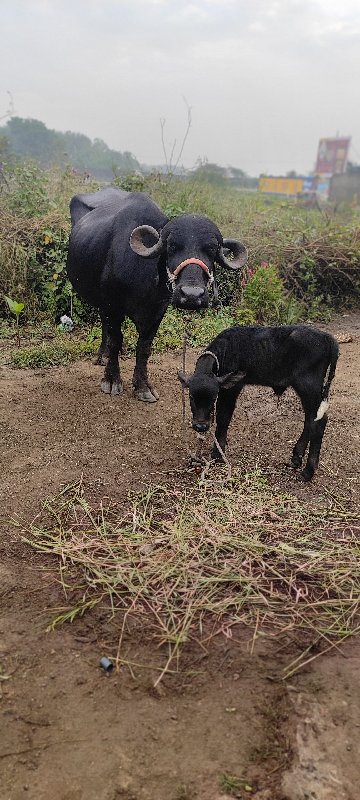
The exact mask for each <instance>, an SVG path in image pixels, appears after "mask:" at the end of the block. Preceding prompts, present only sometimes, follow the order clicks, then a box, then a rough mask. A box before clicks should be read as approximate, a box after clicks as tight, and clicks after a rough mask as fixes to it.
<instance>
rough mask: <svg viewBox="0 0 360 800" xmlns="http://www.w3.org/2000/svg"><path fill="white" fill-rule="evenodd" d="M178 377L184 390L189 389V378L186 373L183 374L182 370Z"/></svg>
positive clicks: (179, 371)
mask: <svg viewBox="0 0 360 800" xmlns="http://www.w3.org/2000/svg"><path fill="white" fill-rule="evenodd" d="M177 376H178V379H179V381H180V383H181V386H182V387H183V389H188V388H189V378H188V376H187V375H185V372H181V370H180V369H179V370H178V374H177Z"/></svg>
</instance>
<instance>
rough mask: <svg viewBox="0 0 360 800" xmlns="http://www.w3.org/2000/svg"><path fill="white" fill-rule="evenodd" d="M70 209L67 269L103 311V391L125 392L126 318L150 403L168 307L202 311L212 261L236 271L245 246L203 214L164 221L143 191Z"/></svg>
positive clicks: (102, 196)
mask: <svg viewBox="0 0 360 800" xmlns="http://www.w3.org/2000/svg"><path fill="white" fill-rule="evenodd" d="M70 212H71V222H72V231H71V235H70V242H69V252H68V260H67V271H68V276H69V279H70V281H71V283H72V285H73V287H74V289H75V290H76V291H77V293H78V294H79V295H80V297H82V298H83V299H84V300H86V301H87V302H88V303H90V304H91V305H93V306H95V307H96V308H98V309H99V312H100V317H101V322H102V339H101V345H100V349H99V352H98V357H97V363H98V364H106V366H105V373H104V379H103V381H102V384H101V389H102V391H103V392H105V393H106V394H112V395H115V394H120V393H121V392H122V381H121V377H120V368H119V352H121V347H122V341H123V336H122V332H121V326H122V323H123V322H124V319H125V317H129V318H130V319H131V320H132V321H133V322H134V323H135V326H136V329H137V331H138V334H139V338H138V342H137V348H136V365H135V370H134V375H133V385H134V388H135V393H136V396H137V397H138V399H139V400H145V401H147V402H150V403H152V402H154V401H155V400H157V399H158V394H157V392H156V390H155V389H154V388H153V387H152V385H151V383H149V380H148V374H147V362H148V359H149V356H150V352H151V345H152V341H153V339H154V336H155V334H156V332H157V330H158V327H159V325H160V322H161V320H162V318H163V316H164V314H165V311H166V309H167V307H168V305H169V303H170V302H172V304H173V305H174V306H175V307H176V308H180V309H183V310H197V309H201V308H207V306H208V305H209V292H208V289H209V286H211V284H212V283H213V282H214V265H215V262H216V263H217V264H221V265H222V266H224V267H228V268H229V269H240V268H241V267H242V266H243V265H244V264H245V262H246V258H247V251H246V248H245V247H244V245H243V244H241V242H239V241H238V240H236V239H223V238H222V235H221V233H220V231H219V229H218V228H217V226H216V225H215V224H214V223H213V222H212V221H211V220H210V219H207V218H206V217H202V216H198V215H196V214H184V215H181V216H179V217H175V219H172V220H169V219H168V218H167V217H166V216H165V214H164V213H163V212H162V211H161V210H160V208H159V207H158V206H157V205H156V204H155V203H154V202H153V201H152V200H151V199H150V198H149V197H148V196H147V195H145V194H142V193H140V192H124V191H120V190H119V189H114V188H107V189H103V190H101V191H100V192H96V193H95V194H80V195H75V197H73V198H72V200H71V202H70ZM225 252H226V255H225ZM229 255H232V258H231V260H229V258H228V256H229ZM106 356H107V357H108V359H107V361H106Z"/></svg>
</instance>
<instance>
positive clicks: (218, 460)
mask: <svg viewBox="0 0 360 800" xmlns="http://www.w3.org/2000/svg"><path fill="white" fill-rule="evenodd" d="M210 458H211V461H214V462H215V464H225V461H224V459H223V457H222V455H221V453H219V451H218V450H212V451H211V455H210Z"/></svg>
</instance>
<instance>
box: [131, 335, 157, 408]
mask: <svg viewBox="0 0 360 800" xmlns="http://www.w3.org/2000/svg"><path fill="white" fill-rule="evenodd" d="M159 324H160V323H159ZM159 324H158V325H156V328H155V329H154V328H152V330H151V332H147V333H146V334H145V333H140V335H139V339H138V343H137V346H136V365H135V369H134V375H133V386H134V390H135V396H136V397H137V398H138V400H143V401H144V402H145V403H156V401H157V400H158V399H159V395H158V392H157V391H156V389H155V388H154V387H153V386H152V384H151V383H150V382H149V378H148V371H147V364H148V360H149V357H150V354H151V346H152V343H153V339H154V336H155V334H156V331H157V329H158V327H159Z"/></svg>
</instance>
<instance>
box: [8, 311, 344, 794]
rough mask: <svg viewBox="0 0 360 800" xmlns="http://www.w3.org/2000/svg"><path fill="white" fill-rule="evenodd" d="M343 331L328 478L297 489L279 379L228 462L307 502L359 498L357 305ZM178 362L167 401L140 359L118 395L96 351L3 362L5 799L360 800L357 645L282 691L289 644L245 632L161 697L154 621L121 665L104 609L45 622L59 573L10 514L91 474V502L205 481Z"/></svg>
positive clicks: (170, 368) (215, 649)
mask: <svg viewBox="0 0 360 800" xmlns="http://www.w3.org/2000/svg"><path fill="white" fill-rule="evenodd" d="M328 328H329V329H330V330H332V331H333V332H337V331H341V332H342V333H343V334H345V338H346V334H351V336H352V341H350V342H348V343H344V344H340V351H341V358H340V361H339V365H338V370H337V376H336V380H335V382H334V385H333V390H332V394H331V405H330V422H329V425H328V428H327V431H326V434H325V438H324V444H323V450H322V458H321V464H320V468H319V472H318V474H317V476H316V478H315V479H314V481H313V483H312V484H311V485H310V486H309V485H306V486H302V485H300V484H298V483H296V482H295V480H294V474H293V473H292V472H291V471H289V470H288V469H287V468H286V467H285V465H284V461H285V460H286V458H287V457H288V456H289V454H290V451H291V446H292V443H293V442H294V441H295V438H296V437H297V435H298V431H299V429H300V427H301V419H302V415H301V411H300V409H299V404H298V402H297V399H296V398H295V397H294V396H293V395H292V394H291V393H289V394H287V395H286V396H285V398H284V400H283V401H282V402H281V404H280V406H279V407H277V405H276V402H275V400H274V398H273V395H272V393H271V392H270V391H267V390H265V389H264V390H259V389H247V390H246V392H244V395H243V399H242V401H241V403H240V404H239V408H238V409H237V411H236V415H235V418H234V421H233V423H232V426H231V429H230V437H229V439H230V446H229V456H230V458H231V460H232V461H233V462H234V463H237V464H238V463H241V464H242V465H243V468H244V470H246V469H249V468H253V467H255V466H261V467H262V469H263V470H264V472H265V473H266V474H267V476H268V479H269V481H270V482H271V484H272V485H273V486H274V487H278V488H279V490H282V491H283V490H287V491H292V492H296V493H302V496H303V497H304V500H306V502H308V501H309V500H312V501H315V502H316V501H317V500H318V499H321V498H322V497H323V496H324V494H325V493H326V492H327V491H328V490H329V489H330V490H331V491H334V492H336V494H337V495H341V496H343V497H345V498H347V501H350V502H351V503H352V504H353V506H354V508H355V507H356V506H357V508H359V494H360V486H359V469H358V467H359V444H360V423H359V410H360V408H359V406H360V403H359V397H360V377H359V376H360V315H356V314H351V315H349V316H344V317H341V318H338V319H337V320H335V321H334V322H333V323H332V324H331V325H330V326H328ZM195 356H196V354H195V353H194V352H192V353H190V354H189V357H188V368H190V367H191V365H192V364H193V363H194V360H195ZM180 360H181V358H180V356H179V355H178V354H170V355H169V354H168V355H166V356H158V357H155V358H154V359H153V361H152V364H151V375H152V377H153V378H154V383H155V385H156V386H157V388H158V389H159V390H160V393H161V399H160V400H159V402H158V403H156V404H154V405H146V404H142V403H139V402H137V401H135V400H134V398H133V397H132V393H131V390H130V386H131V374H132V369H133V360H132V359H128V360H125V361H124V364H123V375H124V378H125V383H126V387H127V388H126V391H125V393H124V394H123V395H122V396H121V397H119V398H115V399H110V398H109V397H107V396H104V395H102V394H101V393H100V392H99V383H100V377H101V371H99V369H98V368H96V367H94V366H93V365H92V364H91V363H90V362H79V363H76V364H74V365H72V366H69V367H61V368H54V369H49V370H46V371H23V370H10V369H8V368H6V367H4V368H2V370H1V373H0V379H1V444H0V447H1V461H2V467H1V469H2V484H3V490H4V492H3V498H2V501H1V507H0V512H1V517H2V520H3V526H2V534H1V543H0V546H1V565H0V586H1V589H0V592H1V604H2V616H1V621H0V636H1V640H0V679H1V678H2V680H0V693H1V699H0V708H1V711H2V714H3V722H2V725H1V733H0V740H1V741H0V774H2V776H3V777H2V780H1V781H0V786H1V785H2V789H0V797H1V800H3V798H4V800H20V799H21V800H22V798H24V797H27V798H30V800H35V798H36V800H52V799H53V798H54V800H120V799H121V800H193V798H197V800H219V798H225V797H227V796H229V792H230V788H231V786H230V784H229V780H228V781H227V783H226V781H225V780H224V778H223V779H221V776H224V775H227V776H229V775H235V776H238V777H240V778H241V779H243V783H247V784H249V785H250V786H252V787H253V792H246V791H245V790H244V789H243V790H241V791H240V793H239V794H238V795H237V796H240V797H245V796H250V797H255V798H257V799H258V800H280V799H281V798H289V800H305V798H307V797H308V798H312V799H313V800H333V799H334V800H335V798H336V800H358V797H359V789H358V786H359V782H360V758H359V756H360V728H359V720H360V685H359V680H358V672H359V655H360V647H359V643H358V641H355V640H353V641H351V642H349V643H348V644H347V646H346V647H344V648H342V649H341V652H339V651H336V650H333V651H332V653H331V655H329V656H323V657H322V658H320V659H318V660H317V661H315V662H314V663H313V665H312V666H310V667H309V668H308V671H306V672H303V673H301V674H300V675H297V676H296V677H295V678H294V679H293V681H292V683H291V686H285V685H284V684H283V683H281V682H279V681H278V680H277V677H278V675H279V672H280V670H281V667H282V666H283V664H284V663H285V661H289V660H290V658H291V655H292V654H291V644H289V645H288V647H287V649H285V650H281V651H280V652H279V651H278V648H277V645H276V642H275V643H274V644H273V645H271V646H270V645H266V646H265V645H257V646H256V647H255V650H254V652H253V653H251V648H250V645H249V643H248V642H247V641H246V638H245V637H242V638H241V637H240V639H239V640H238V641H231V640H226V639H221V640H220V639H218V640H217V641H216V642H215V643H214V644H213V646H212V648H211V650H210V651H209V653H205V652H203V651H199V652H194V650H191V651H189V652H188V653H185V656H184V661H183V663H182V664H181V672H179V673H178V674H177V675H168V676H166V677H165V679H164V681H163V683H162V684H161V685H160V689H159V691H158V692H154V690H153V688H152V687H153V683H154V677H155V676H156V675H157V672H156V667H157V664H158V663H159V657H158V655H157V653H156V651H154V647H153V645H152V644H151V643H148V642H147V641H146V640H145V638H144V635H143V633H142V631H141V630H140V629H136V630H134V631H132V633H131V635H130V633H129V634H128V640H127V647H128V652H129V653H131V659H132V661H133V662H135V663H138V664H142V665H143V666H142V667H141V668H140V667H136V666H135V667H133V668H132V671H129V670H127V669H123V671H122V672H120V673H119V674H117V675H115V674H112V675H111V676H110V677H108V676H106V675H105V674H102V673H101V671H100V670H99V668H98V661H99V658H100V657H101V656H102V655H103V654H104V653H108V652H114V641H115V642H116V641H117V636H118V631H117V630H116V628H115V626H114V623H111V622H110V621H109V619H108V615H107V614H106V613H105V611H102V612H101V611H99V610H98V611H97V612H93V613H90V614H88V615H87V616H86V617H85V618H84V619H80V620H77V621H75V623H74V624H73V625H71V626H63V627H61V628H58V629H56V630H55V631H54V632H53V633H50V634H45V628H46V624H47V622H48V621H49V619H51V616H52V615H51V613H50V611H49V609H53V608H54V607H59V606H62V605H63V604H64V597H63V593H62V589H61V587H60V586H59V584H58V582H57V574H56V567H55V565H54V561H53V560H52V559H50V558H48V557H47V556H40V555H39V554H38V553H35V552H34V551H32V550H31V549H30V548H29V547H27V546H26V545H25V544H23V543H22V541H21V534H20V532H18V531H17V530H16V529H15V528H14V527H13V526H12V525H11V523H10V521H9V520H10V518H11V516H12V515H16V514H17V515H19V516H21V517H22V518H23V519H26V520H30V519H32V517H33V516H34V515H35V514H36V512H37V510H38V509H39V507H40V505H41V502H42V500H43V499H44V498H45V497H46V496H48V495H51V494H56V493H57V492H58V491H59V488H60V487H61V485H63V484H67V483H69V482H72V481H75V480H77V479H78V478H80V476H81V475H82V474H83V476H84V482H85V484H86V486H87V487H88V496H89V494H90V497H91V498H93V499H94V502H95V501H96V500H98V499H100V498H101V497H104V496H108V497H111V498H112V499H113V500H115V501H116V502H118V503H122V502H124V499H125V497H126V494H127V492H128V490H129V489H139V488H141V487H142V486H144V485H145V484H148V483H149V482H151V481H153V482H155V481H156V482H157V483H159V482H161V483H163V482H166V481H171V482H174V481H177V482H182V481H183V480H191V479H192V478H191V475H190V476H189V473H188V472H187V471H186V453H185V439H186V440H187V442H190V441H191V436H190V433H186V434H183V432H182V431H181V393H180V387H179V384H178V382H177V380H176V369H177V368H178V367H179V366H180ZM184 437H185V438H184ZM46 609H47V610H46ZM115 649H116V647H115ZM144 665H147V668H146V669H144ZM5 678H6V679H5ZM227 792H228V794H227Z"/></svg>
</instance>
